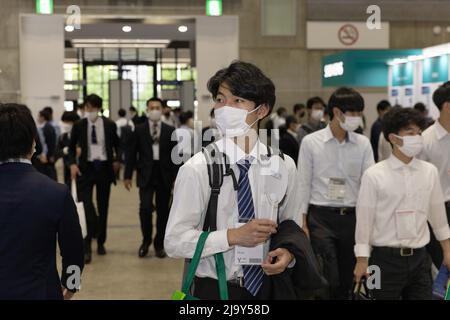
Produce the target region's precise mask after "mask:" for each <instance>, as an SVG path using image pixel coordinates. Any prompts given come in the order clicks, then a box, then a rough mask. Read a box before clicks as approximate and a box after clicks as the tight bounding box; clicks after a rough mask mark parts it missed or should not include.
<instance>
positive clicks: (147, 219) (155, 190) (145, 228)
mask: <svg viewBox="0 0 450 320" xmlns="http://www.w3.org/2000/svg"><path fill="white" fill-rule="evenodd" d="M170 191H171V190H170V187H168V186H166V185H165V183H164V181H163V178H162V174H161V168H160V165H159V161H154V163H153V168H152V176H151V179H150V181H149V183H148V184H147V185H146V186H145V187H141V188H139V199H140V206H139V217H140V220H141V231H142V238H143V243H144V244H146V245H148V246H150V244H151V243H152V240H153V220H152V213H153V209H154V206H153V195H154V194H155V196H156V197H155V198H156V213H157V218H156V235H155V241H154V246H155V249H156V250H161V249H164V237H165V234H166V225H167V220H168V218H169V203H170Z"/></svg>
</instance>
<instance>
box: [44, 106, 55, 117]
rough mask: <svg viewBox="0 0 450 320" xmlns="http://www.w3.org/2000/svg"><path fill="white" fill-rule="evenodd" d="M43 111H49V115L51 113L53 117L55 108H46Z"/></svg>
mask: <svg viewBox="0 0 450 320" xmlns="http://www.w3.org/2000/svg"><path fill="white" fill-rule="evenodd" d="M42 110H45V111H48V113H50V115H53V108H52V107H45V108H44V109H42Z"/></svg>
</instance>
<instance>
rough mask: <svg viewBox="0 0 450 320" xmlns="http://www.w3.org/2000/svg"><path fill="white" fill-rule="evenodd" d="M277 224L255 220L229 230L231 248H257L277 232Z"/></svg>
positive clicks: (265, 220)
mask: <svg viewBox="0 0 450 320" xmlns="http://www.w3.org/2000/svg"><path fill="white" fill-rule="evenodd" d="M277 227H278V226H277V224H276V223H275V222H273V221H272V220H268V219H254V220H251V221H249V222H247V223H246V224H244V225H243V226H241V227H239V228H236V229H228V234H227V235H228V244H229V245H230V246H235V245H238V246H243V247H256V246H257V245H258V244H261V243H264V242H266V240H267V239H269V238H270V236H271V235H272V234H273V233H276V232H277Z"/></svg>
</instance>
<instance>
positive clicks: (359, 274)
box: [353, 257, 370, 283]
mask: <svg viewBox="0 0 450 320" xmlns="http://www.w3.org/2000/svg"><path fill="white" fill-rule="evenodd" d="M368 267H369V258H366V257H358V258H357V262H356V266H355V270H354V271H353V274H354V275H355V281H356V283H360V282H361V278H363V277H366V278H368V277H369V276H370V274H369V273H368V272H367V268H368Z"/></svg>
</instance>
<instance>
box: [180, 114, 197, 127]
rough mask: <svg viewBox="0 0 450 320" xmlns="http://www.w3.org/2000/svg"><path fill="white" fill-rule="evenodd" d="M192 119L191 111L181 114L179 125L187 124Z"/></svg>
mask: <svg viewBox="0 0 450 320" xmlns="http://www.w3.org/2000/svg"><path fill="white" fill-rule="evenodd" d="M192 118H194V113H192V111H186V112H182V113H181V114H180V124H182V125H183V124H187V123H188V121H189V119H192Z"/></svg>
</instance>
